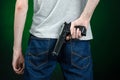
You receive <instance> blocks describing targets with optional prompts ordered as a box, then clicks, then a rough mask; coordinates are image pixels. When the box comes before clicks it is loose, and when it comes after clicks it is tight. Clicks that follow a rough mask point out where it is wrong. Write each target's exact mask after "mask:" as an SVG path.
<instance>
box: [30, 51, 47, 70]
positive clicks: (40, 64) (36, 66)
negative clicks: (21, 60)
mask: <svg viewBox="0 0 120 80" xmlns="http://www.w3.org/2000/svg"><path fill="white" fill-rule="evenodd" d="M40 55H45V56H48V51H45V52H42V54H40ZM40 55H37V56H36V55H32V53H29V56H28V61H29V63H30V64H31V65H32V66H34V67H35V68H38V67H40V66H42V65H44V64H46V63H47V62H48V57H47V59H46V60H45V61H44V62H42V63H39V64H37V65H35V64H34V63H32V62H31V59H29V58H30V56H31V57H32V58H33V59H34V58H35V57H38V56H40Z"/></svg>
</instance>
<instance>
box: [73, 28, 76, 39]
mask: <svg viewBox="0 0 120 80" xmlns="http://www.w3.org/2000/svg"><path fill="white" fill-rule="evenodd" d="M75 37H76V29H75V28H73V34H72V38H73V39H75Z"/></svg>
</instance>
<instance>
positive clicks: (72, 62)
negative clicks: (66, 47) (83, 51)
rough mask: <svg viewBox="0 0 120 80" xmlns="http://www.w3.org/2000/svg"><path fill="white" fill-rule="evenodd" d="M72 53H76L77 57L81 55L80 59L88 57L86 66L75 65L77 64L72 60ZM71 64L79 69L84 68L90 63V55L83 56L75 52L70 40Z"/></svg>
mask: <svg viewBox="0 0 120 80" xmlns="http://www.w3.org/2000/svg"><path fill="white" fill-rule="evenodd" d="M73 55H76V56H78V57H81V58H82V59H87V58H88V59H89V62H88V63H87V65H86V66H83V67H80V66H77V65H76V64H75V63H74V61H73ZM71 64H72V65H73V66H75V67H77V68H79V69H85V68H87V67H88V66H89V65H90V56H86V57H83V56H81V55H78V54H77V53H75V52H74V51H73V43H72V41H71Z"/></svg>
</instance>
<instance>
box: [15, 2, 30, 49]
mask: <svg viewBox="0 0 120 80" xmlns="http://www.w3.org/2000/svg"><path fill="white" fill-rule="evenodd" d="M27 9H28V0H17V2H16V8H15V19H14V48H13V50H14V51H18V50H21V42H22V33H23V29H24V24H25V19H26V14H27Z"/></svg>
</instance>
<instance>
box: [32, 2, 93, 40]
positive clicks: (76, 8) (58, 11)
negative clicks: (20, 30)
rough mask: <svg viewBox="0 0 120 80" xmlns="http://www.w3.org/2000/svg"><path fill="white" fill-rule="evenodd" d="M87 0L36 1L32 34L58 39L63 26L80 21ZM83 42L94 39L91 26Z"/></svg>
mask: <svg viewBox="0 0 120 80" xmlns="http://www.w3.org/2000/svg"><path fill="white" fill-rule="evenodd" d="M86 2H87V0H34V14H33V22H32V27H31V29H30V33H31V34H32V35H34V36H37V37H40V38H58V36H59V34H60V31H61V25H62V24H63V23H64V22H68V23H69V22H72V21H74V20H76V19H78V18H79V17H80V15H81V13H82V11H83V9H84V7H85V5H86ZM80 39H81V40H90V39H92V33H91V28H90V25H89V26H88V29H87V35H86V36H85V37H82V38H80Z"/></svg>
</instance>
